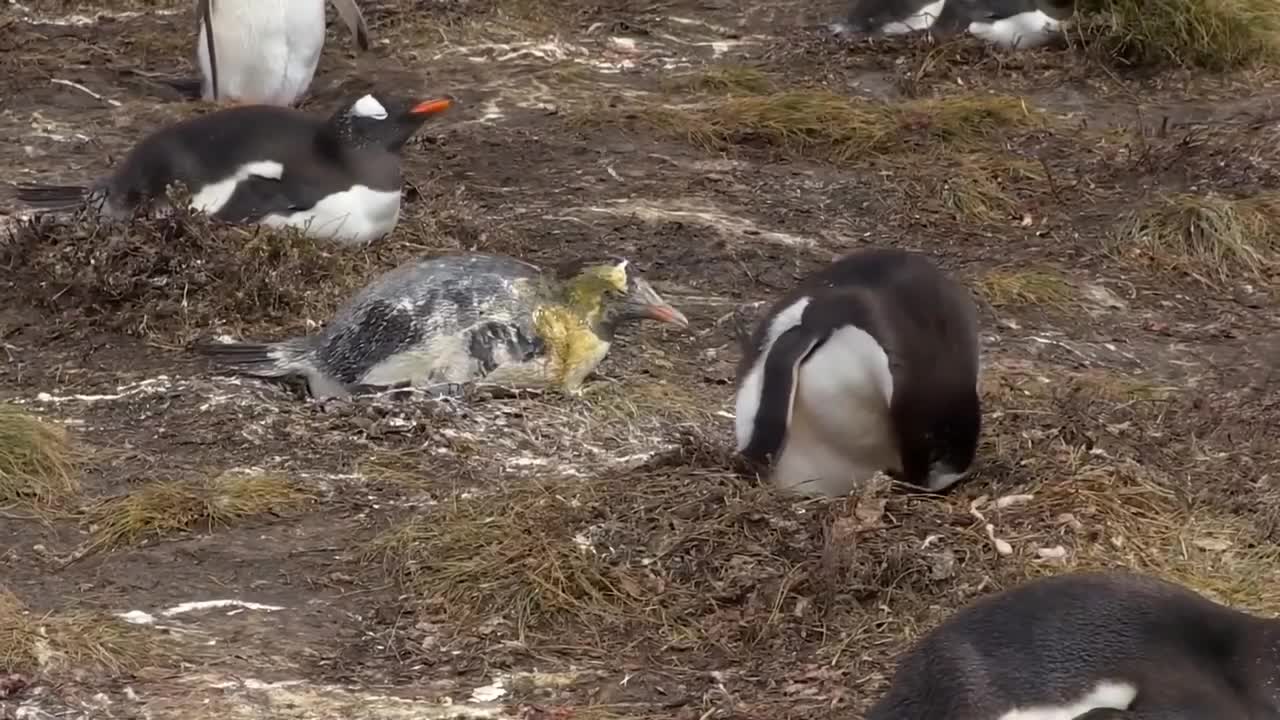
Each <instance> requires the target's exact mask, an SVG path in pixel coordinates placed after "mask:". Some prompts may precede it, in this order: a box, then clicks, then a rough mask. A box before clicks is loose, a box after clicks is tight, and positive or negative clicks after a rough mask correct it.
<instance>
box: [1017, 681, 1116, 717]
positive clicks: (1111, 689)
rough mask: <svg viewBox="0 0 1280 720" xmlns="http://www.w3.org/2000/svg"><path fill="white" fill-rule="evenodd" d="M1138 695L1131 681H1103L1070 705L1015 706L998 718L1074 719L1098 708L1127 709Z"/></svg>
mask: <svg viewBox="0 0 1280 720" xmlns="http://www.w3.org/2000/svg"><path fill="white" fill-rule="evenodd" d="M1137 696H1138V689H1137V688H1136V687H1134V686H1133V685H1130V684H1129V683H1124V682H1114V681H1103V682H1100V683H1098V685H1097V686H1096V687H1095V688H1094V689H1093V690H1092V691H1090V692H1089V693H1088V694H1086V695H1085V696H1084V697H1082V698H1080V700H1078V701H1077V702H1074V703H1071V704H1069V705H1032V706H1029V707H1025V708H1014V709H1013V710H1010V711H1009V712H1007V713H1005V714H1003V715H1001V716H1000V717H999V718H997V719H996V720H1072V719H1073V718H1077V717H1079V716H1081V715H1084V714H1085V713H1087V712H1089V711H1090V710H1093V709H1096V708H1113V709H1116V710H1126V709H1128V707H1129V705H1131V704H1132V703H1133V699H1134V698H1136V697H1137Z"/></svg>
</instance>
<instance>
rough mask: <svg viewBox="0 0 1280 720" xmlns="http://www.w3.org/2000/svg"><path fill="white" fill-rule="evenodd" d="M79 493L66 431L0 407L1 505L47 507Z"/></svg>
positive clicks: (25, 414)
mask: <svg viewBox="0 0 1280 720" xmlns="http://www.w3.org/2000/svg"><path fill="white" fill-rule="evenodd" d="M79 492H80V482H79V480H78V479H77V478H76V475H75V463H74V458H73V450H72V448H71V443H70V441H69V440H68V438H67V432H66V430H64V429H63V428H61V427H60V426H58V425H54V424H52V423H50V422H47V421H45V420H41V419H40V418H37V417H35V416H33V415H29V414H27V413H25V412H23V411H21V410H19V409H18V408H16V407H13V406H11V405H5V404H0V505H3V504H8V503H13V502H30V503H36V504H41V505H44V504H49V503H55V502H58V501H60V500H65V499H67V498H70V497H72V496H74V495H76V494H78V493H79Z"/></svg>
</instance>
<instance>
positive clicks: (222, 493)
mask: <svg viewBox="0 0 1280 720" xmlns="http://www.w3.org/2000/svg"><path fill="white" fill-rule="evenodd" d="M312 497H313V496H312V495H311V494H309V493H308V492H306V491H305V490H304V489H302V488H301V487H299V486H298V485H297V484H296V483H294V482H293V481H292V480H290V479H289V478H286V477H282V476H279V475H273V474H270V473H261V472H259V473H240V472H227V473H223V474H222V475H218V476H217V477H214V478H211V479H208V480H204V481H202V482H186V481H178V480H171V481H162V482H154V483H150V484H147V485H142V486H141V487H138V488H136V489H134V490H132V491H130V492H129V493H128V494H126V495H123V496H121V497H116V498H111V499H108V500H104V501H101V502H99V503H98V504H97V505H96V506H94V507H92V508H90V509H89V511H88V513H87V517H88V520H89V523H90V530H91V532H92V534H93V541H94V543H95V544H96V545H97V546H99V547H106V548H111V547H119V546H124V545H131V544H136V543H139V542H142V541H145V540H148V539H153V538H159V537H163V536H165V535H167V534H169V533H173V532H180V531H187V530H195V529H199V528H207V529H213V528H215V527H219V526H226V525H230V524H231V523H234V522H235V521H237V520H240V519H243V518H247V517H253V516H255V515H263V514H266V513H273V512H283V511H287V510H290V509H293V508H296V507H297V506H299V505H301V504H303V503H304V502H306V501H307V500H309V499H311V498H312Z"/></svg>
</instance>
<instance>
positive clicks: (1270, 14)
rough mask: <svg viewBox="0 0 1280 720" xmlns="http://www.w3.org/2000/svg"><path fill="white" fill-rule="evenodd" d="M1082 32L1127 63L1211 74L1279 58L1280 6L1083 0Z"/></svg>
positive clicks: (1264, 1)
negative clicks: (1168, 66)
mask: <svg viewBox="0 0 1280 720" xmlns="http://www.w3.org/2000/svg"><path fill="white" fill-rule="evenodd" d="M1078 13H1079V14H1080V15H1082V16H1085V17H1084V20H1085V22H1084V23H1083V25H1082V28H1081V32H1082V35H1083V36H1084V38H1085V42H1086V43H1088V45H1089V46H1091V47H1092V48H1093V49H1094V50H1096V51H1098V52H1100V53H1102V54H1104V55H1105V56H1106V57H1108V58H1110V59H1113V60H1115V61H1119V62H1121V63H1124V64H1127V65H1167V64H1173V65H1180V66H1185V67H1199V68H1205V69H1208V70H1215V71H1221V70H1230V69H1234V68H1239V67H1244V66H1250V65H1256V64H1269V63H1274V62H1275V61H1276V60H1277V59H1280V5H1277V4H1276V3H1275V2H1272V0H1081V2H1080V3H1079V5H1078Z"/></svg>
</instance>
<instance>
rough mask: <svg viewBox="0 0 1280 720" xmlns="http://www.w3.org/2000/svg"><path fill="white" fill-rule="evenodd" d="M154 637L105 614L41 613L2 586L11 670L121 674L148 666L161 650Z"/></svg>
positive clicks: (3, 661) (2, 630)
mask: <svg viewBox="0 0 1280 720" xmlns="http://www.w3.org/2000/svg"><path fill="white" fill-rule="evenodd" d="M157 650H158V647H157V645H156V642H155V640H154V639H153V635H152V634H151V633H149V632H147V631H146V630H142V629H138V628H134V627H133V626H131V625H129V624H128V623H125V622H123V621H121V620H119V619H118V618H115V617H112V616H110V615H107V614H105V613H99V612H90V611H84V610H70V611H60V612H54V613H48V614H45V615H38V614H35V613H33V612H31V611H30V610H29V609H28V608H27V607H26V606H25V605H24V604H23V603H22V601H21V600H19V599H18V597H17V596H16V595H14V594H13V593H11V592H9V591H8V590H6V589H5V588H3V587H0V668H4V670H5V671H6V672H10V671H11V672H41V673H46V674H49V673H65V672H67V671H71V670H74V671H77V672H85V671H87V670H93V671H103V672H107V673H112V674H117V673H124V672H128V671H131V670H136V669H138V668H140V667H142V666H144V665H145V664H146V663H147V661H148V660H149V659H151V658H152V657H153V656H154V655H155V653H156V652H157Z"/></svg>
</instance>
